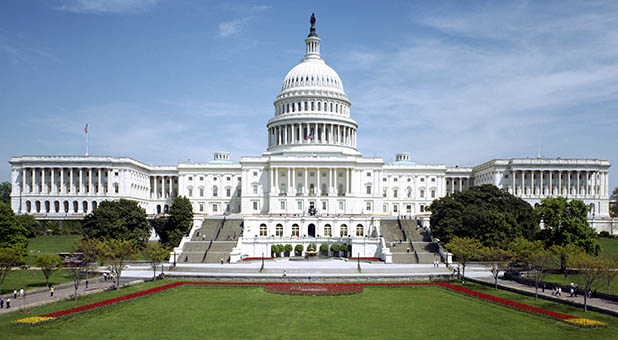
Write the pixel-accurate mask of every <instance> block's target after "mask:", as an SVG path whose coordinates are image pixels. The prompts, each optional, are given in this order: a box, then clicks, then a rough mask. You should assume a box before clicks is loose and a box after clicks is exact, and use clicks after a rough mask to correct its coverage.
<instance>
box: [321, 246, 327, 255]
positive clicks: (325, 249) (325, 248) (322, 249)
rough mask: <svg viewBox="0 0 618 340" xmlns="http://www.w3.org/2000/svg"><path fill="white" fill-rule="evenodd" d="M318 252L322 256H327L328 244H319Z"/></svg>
mask: <svg viewBox="0 0 618 340" xmlns="http://www.w3.org/2000/svg"><path fill="white" fill-rule="evenodd" d="M320 252H321V253H322V254H323V255H328V244H326V243H322V244H320Z"/></svg>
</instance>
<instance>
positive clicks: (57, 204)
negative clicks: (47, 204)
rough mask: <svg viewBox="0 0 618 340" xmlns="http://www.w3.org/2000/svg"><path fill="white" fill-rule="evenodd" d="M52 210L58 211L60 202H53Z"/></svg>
mask: <svg viewBox="0 0 618 340" xmlns="http://www.w3.org/2000/svg"><path fill="white" fill-rule="evenodd" d="M54 211H55V212H60V202H58V201H55V202H54Z"/></svg>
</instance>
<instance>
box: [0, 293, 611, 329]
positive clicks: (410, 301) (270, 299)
mask: <svg viewBox="0 0 618 340" xmlns="http://www.w3.org/2000/svg"><path fill="white" fill-rule="evenodd" d="M168 282H169V281H165V282H163V283H168ZM153 285H154V284H153V283H148V284H144V285H139V287H137V286H133V287H130V288H127V289H123V290H121V291H120V292H106V293H103V294H99V295H97V296H96V297H95V296H89V297H86V298H84V299H82V300H81V301H79V303H77V304H76V303H74V302H63V303H59V304H56V305H53V306H47V307H43V308H39V309H37V310H35V311H32V312H31V313H30V314H29V315H31V316H34V315H41V314H44V313H49V312H52V311H57V310H62V309H66V308H70V307H74V306H77V305H84V304H87V303H92V302H95V301H98V300H102V299H105V298H111V297H115V296H118V295H124V294H127V293H131V292H134V291H136V290H138V289H146V288H150V287H153ZM466 286H468V287H472V288H475V289H478V290H481V291H484V292H486V293H489V294H493V295H497V296H501V297H506V298H509V299H514V300H517V301H519V300H522V301H521V302H525V303H528V304H533V305H538V306H540V307H542V308H546V309H549V310H552V311H558V312H562V313H567V314H571V315H576V316H585V317H588V318H593V319H595V320H599V321H604V322H607V323H608V324H609V326H608V327H607V328H604V329H581V328H576V327H574V326H569V325H566V324H564V323H561V322H559V321H555V320H552V319H547V318H543V317H539V316H536V315H531V314H528V313H524V312H519V311H515V310H512V309H509V308H506V307H503V306H499V305H496V304H493V303H490V302H483V301H480V300H478V299H475V298H472V297H467V296H464V295H462V294H459V293H455V292H451V291H447V290H445V289H442V288H439V287H418V286H417V287H400V288H377V287H369V288H367V287H366V288H365V290H364V292H363V293H361V294H358V295H349V296H320V297H309V296H285V295H274V294H269V293H266V292H264V290H263V287H212V286H182V287H179V288H175V289H171V290H168V291H164V292H161V293H157V294H155V295H150V296H146V297H142V298H138V299H136V300H132V301H130V302H124V303H121V304H119V305H116V306H109V307H106V308H102V309H99V310H95V311H91V312H87V313H83V314H80V315H76V316H73V317H69V318H67V319H60V320H56V321H53V322H50V323H47V324H44V325H42V326H37V327H28V326H23V325H13V324H10V321H11V320H14V319H18V318H22V317H24V315H20V314H12V315H4V316H1V317H0V329H3V333H4V334H5V335H9V336H10V338H11V339H66V338H135V339H138V338H139V339H141V338H156V339H178V338H183V339H203V338H216V339H278V338H281V339H283V338H285V339H292V338H302V339H333V338H337V339H367V338H380V339H413V338H419V339H564V338H573V339H607V338H613V337H614V336H615V335H616V332H617V330H618V319H617V318H613V317H610V316H605V315H601V314H597V313H591V312H589V313H586V314H585V315H584V313H583V312H580V311H579V310H577V309H574V308H572V307H568V306H564V305H559V304H555V303H552V302H548V301H543V300H539V301H536V302H535V301H534V300H533V299H530V298H527V297H522V296H519V295H516V294H512V293H508V292H503V291H494V290H493V289H491V288H487V287H484V286H476V285H466ZM612 334H614V335H612Z"/></svg>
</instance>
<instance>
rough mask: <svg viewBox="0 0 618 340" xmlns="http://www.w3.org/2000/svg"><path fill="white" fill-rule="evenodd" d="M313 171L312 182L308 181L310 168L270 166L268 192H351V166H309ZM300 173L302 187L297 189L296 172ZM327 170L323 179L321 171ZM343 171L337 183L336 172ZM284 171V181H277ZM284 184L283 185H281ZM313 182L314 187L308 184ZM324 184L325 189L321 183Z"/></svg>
mask: <svg viewBox="0 0 618 340" xmlns="http://www.w3.org/2000/svg"><path fill="white" fill-rule="evenodd" d="M311 169H312V170H313V171H315V181H311V182H314V183H309V172H310V168H271V170H270V183H271V185H270V192H271V193H273V194H290V195H296V194H298V195H318V196H320V195H331V196H332V195H346V194H351V193H352V169H351V168H311ZM299 171H300V173H302V174H303V175H302V182H301V183H300V184H302V188H301V191H299V190H298V184H299V183H298V179H297V178H298V177H300V176H298V173H299ZM323 171H327V172H328V173H327V175H326V176H325V180H322V172H323ZM342 171H343V176H342V181H340V182H339V183H337V178H338V173H339V172H342ZM282 172H285V174H286V176H285V178H286V179H285V182H283V183H279V177H282V176H280V174H282ZM282 184H285V186H282ZM311 184H314V187H311V186H310V185H311ZM323 184H326V190H322V185H323Z"/></svg>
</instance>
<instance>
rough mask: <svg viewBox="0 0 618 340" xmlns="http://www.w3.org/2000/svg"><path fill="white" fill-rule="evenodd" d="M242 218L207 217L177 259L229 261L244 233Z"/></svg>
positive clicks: (185, 260)
mask: <svg viewBox="0 0 618 340" xmlns="http://www.w3.org/2000/svg"><path fill="white" fill-rule="evenodd" d="M241 223H242V220H239V219H226V218H211V219H205V220H204V222H203V223H202V225H201V226H200V228H199V229H197V230H196V231H195V232H194V233H193V235H192V237H191V241H189V242H186V243H185V244H184V246H183V249H182V253H181V254H180V256H179V257H178V259H177V262H179V263H220V262H221V260H222V259H223V261H225V262H227V261H229V258H230V253H231V252H232V249H234V247H235V246H236V244H237V243H238V237H240V236H241V234H242V226H241Z"/></svg>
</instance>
